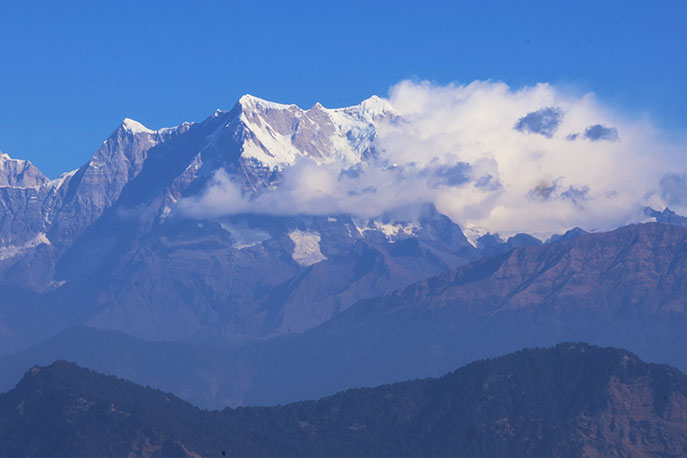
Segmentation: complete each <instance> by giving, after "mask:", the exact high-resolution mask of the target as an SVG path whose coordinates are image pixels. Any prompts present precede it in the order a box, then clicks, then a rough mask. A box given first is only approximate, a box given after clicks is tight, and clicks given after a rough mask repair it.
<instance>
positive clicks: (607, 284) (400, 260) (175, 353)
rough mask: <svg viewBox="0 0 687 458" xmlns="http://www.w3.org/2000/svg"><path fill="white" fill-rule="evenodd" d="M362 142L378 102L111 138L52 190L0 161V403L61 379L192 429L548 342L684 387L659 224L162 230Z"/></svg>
mask: <svg viewBox="0 0 687 458" xmlns="http://www.w3.org/2000/svg"><path fill="white" fill-rule="evenodd" d="M383 122H384V123H398V122H403V120H402V119H400V118H399V116H398V114H397V113H396V112H395V111H394V109H393V107H391V106H390V105H389V104H388V103H387V102H386V101H384V100H382V99H380V98H377V97H372V98H370V99H368V100H365V101H363V102H362V103H361V104H360V105H357V106H353V107H348V108H341V109H327V108H324V107H322V106H321V105H319V104H317V105H315V106H313V107H312V108H310V109H309V110H303V109H301V108H298V107H296V106H295V105H282V104H276V103H272V102H267V101H264V100H261V99H258V98H256V97H252V96H244V97H242V98H241V99H240V100H239V102H238V103H237V104H236V105H235V106H234V108H232V109H231V110H229V111H220V110H218V111H217V112H216V113H214V114H213V115H212V116H210V117H209V118H207V119H206V120H205V121H202V122H199V123H184V124H181V125H179V126H177V127H173V128H166V129H160V130H151V129H148V128H146V127H144V126H142V125H141V124H139V123H137V122H135V121H132V120H130V119H126V120H125V121H124V122H123V123H122V124H121V126H119V127H118V128H117V129H116V130H115V131H114V132H113V133H112V135H111V136H110V137H109V138H108V139H107V140H106V141H105V142H104V143H103V144H102V146H101V147H100V148H99V149H98V150H97V151H96V153H95V154H94V155H93V157H92V158H91V159H90V161H88V162H87V163H86V164H84V165H83V166H81V167H80V168H78V169H77V170H74V171H71V172H68V173H65V174H63V175H61V176H59V177H58V178H56V179H54V180H50V179H48V178H47V177H46V176H44V175H43V174H42V173H41V172H40V171H39V170H38V169H37V168H36V167H34V166H33V165H32V164H31V163H29V162H27V161H22V160H18V159H12V158H10V157H9V156H8V155H6V154H2V155H0V291H1V297H0V390H9V389H11V388H12V387H13V386H14V385H15V384H16V383H17V381H18V380H19V379H20V378H21V376H22V374H23V373H25V372H26V371H27V370H28V369H29V368H31V367H32V366H34V365H36V364H40V365H49V364H51V363H53V362H54V361H56V360H62V359H64V360H69V361H75V362H76V363H78V364H80V365H82V366H85V367H88V368H89V369H93V370H97V371H99V372H102V373H105V374H110V375H117V376H120V377H124V378H127V379H129V380H131V381H133V382H136V383H139V384H144V385H150V386H152V387H155V388H159V389H162V390H164V391H168V392H171V393H174V394H175V395H177V396H179V397H181V398H183V399H185V400H187V401H190V402H193V403H194V404H196V405H198V406H202V407H208V408H222V407H226V406H237V405H246V404H252V405H256V404H257V405H271V404H275V403H286V402H295V401H302V400H303V399H312V398H315V397H321V396H328V395H331V394H333V393H335V392H337V391H341V390H345V389H347V388H353V387H363V386H373V385H379V384H383V383H392V382H396V381H399V380H406V379H414V378H419V377H437V376H440V375H442V374H444V373H446V372H448V371H450V370H454V369H455V368H456V367H459V366H461V365H464V364H467V363H469V362H471V361H474V360H475V359H478V358H490V357H494V356H497V355H501V354H504V353H508V352H511V351H516V350H519V349H521V348H523V347H528V346H530V347H531V346H549V345H553V344H556V343H559V342H562V341H587V342H590V343H593V344H601V345H611V346H615V347H623V348H627V349H628V350H630V351H633V352H635V353H637V354H638V355H639V356H640V357H642V358H646V359H648V360H650V361H652V362H659V363H669V364H672V365H674V366H676V367H677V368H678V369H681V370H687V356H685V353H684V351H683V350H682V349H683V348H687V333H685V332H684V329H686V326H687V280H686V279H687V227H685V226H686V225H687V219H685V218H682V217H680V216H679V215H676V214H674V213H673V212H671V211H670V210H669V209H665V210H663V211H662V212H658V211H654V210H647V211H648V214H647V216H648V217H649V218H650V219H651V222H648V223H644V224H637V225H630V226H626V227H622V228H618V229H616V230H614V231H611V232H605V233H586V232H585V231H583V230H582V229H579V228H571V230H570V231H568V232H567V233H566V234H564V235H561V236H555V237H551V238H550V239H549V240H547V241H545V242H543V241H540V240H538V239H536V238H534V237H532V236H530V235H527V234H517V235H514V236H512V237H511V238H509V239H508V240H505V241H504V240H501V239H500V238H499V237H498V236H497V235H491V234H486V235H483V236H482V237H481V238H479V239H476V240H473V239H470V240H468V238H467V237H466V235H465V234H464V232H463V230H462V229H461V228H460V227H459V226H458V225H457V224H455V223H454V222H453V221H452V220H451V219H450V218H448V217H447V216H445V215H443V214H441V213H440V212H438V211H437V209H436V208H435V207H434V206H433V205H431V204H427V205H425V206H423V207H422V208H420V209H418V210H417V212H415V214H414V216H413V217H412V218H410V217H409V218H407V219H399V218H394V217H391V216H389V215H378V216H376V217H371V218H370V217H366V218H362V217H360V216H356V215H353V214H340V213H336V214H331V215H322V214H321V213H320V214H317V215H310V214H300V213H297V212H296V213H294V214H280V213H279V212H278V211H275V212H271V213H270V214H266V212H257V211H256V212H251V211H250V209H249V208H248V209H245V208H244V209H242V210H241V211H235V212H227V214H206V215H203V214H200V213H193V212H188V211H186V212H184V211H183V209H184V206H183V205H182V204H183V203H184V202H186V203H188V202H193V201H194V200H193V199H197V198H199V196H203V195H204V193H205V192H206V191H207V190H208V188H209V186H211V185H212V184H213V183H214V182H215V180H216V178H217V176H218V174H220V173H221V174H223V175H222V176H226V177H229V179H230V180H231V182H232V183H233V184H234V185H236V186H237V188H238V189H239V190H240V192H241V193H242V194H243V195H245V196H248V197H247V198H248V200H249V201H250V197H251V196H259V195H262V194H264V193H266V192H270V191H271V190H274V189H276V188H278V187H279V186H280V185H281V180H282V177H283V174H284V171H285V170H288V169H289V167H292V166H294V165H295V164H297V163H298V162H299V161H301V160H308V161H310V162H312V163H313V164H316V165H318V166H327V165H328V164H332V163H334V162H336V163H337V164H347V165H349V166H350V167H351V168H350V170H351V173H354V171H355V166H356V165H357V164H361V163H363V162H366V161H375V160H376V158H377V157H378V152H377V151H376V150H375V138H376V135H377V128H378V126H379V125H380V123H383ZM389 166H390V167H392V166H393V164H389ZM343 452H346V450H343V451H342V453H343ZM265 453H269V451H267V452H265ZM312 453H317V449H312Z"/></svg>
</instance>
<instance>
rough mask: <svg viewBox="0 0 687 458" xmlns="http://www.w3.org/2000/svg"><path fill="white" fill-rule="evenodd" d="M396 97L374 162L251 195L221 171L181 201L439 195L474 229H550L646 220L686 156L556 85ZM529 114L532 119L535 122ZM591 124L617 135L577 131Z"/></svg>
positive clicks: (303, 207)
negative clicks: (394, 116)
mask: <svg viewBox="0 0 687 458" xmlns="http://www.w3.org/2000/svg"><path fill="white" fill-rule="evenodd" d="M388 100H389V102H390V103H391V105H392V106H393V107H394V109H395V110H396V112H397V113H398V114H399V115H400V120H398V121H397V122H382V123H380V124H378V125H377V126H376V127H377V138H376V143H375V148H376V150H377V151H378V154H379V156H378V159H377V160H376V161H370V162H367V163H364V164H361V165H360V166H358V167H354V168H352V169H351V168H346V167H350V165H344V164H336V163H334V164H327V165H318V164H316V163H314V162H312V161H309V160H300V161H298V162H297V163H296V164H295V165H294V166H292V167H290V168H287V169H286V170H285V171H284V175H283V178H282V181H281V183H280V185H279V187H278V188H277V190H275V191H272V192H268V193H265V194H263V195H260V196H258V197H256V198H254V199H252V200H250V201H249V199H248V198H247V197H245V196H243V195H242V193H241V190H240V189H239V187H238V186H237V185H236V184H234V183H233V182H232V180H231V178H230V177H229V176H227V175H226V173H224V172H219V173H217V174H216V176H215V178H214V183H213V185H212V186H210V187H209V188H208V189H207V190H206V192H205V193H204V194H203V195H202V196H199V197H196V198H192V199H186V200H185V201H182V204H181V207H182V210H183V211H184V212H185V213H186V214H188V215H191V216H208V215H210V216H212V215H214V216H219V215H221V214H228V213H238V212H244V211H251V212H265V213H271V214H298V213H307V214H335V213H355V214H359V215H361V216H368V217H372V216H378V215H380V214H384V213H395V214H398V215H399V216H403V215H404V214H405V215H407V216H412V214H408V213H409V212H412V211H413V210H415V209H417V208H418V207H419V206H420V205H421V204H422V203H424V202H433V203H434V204H435V205H436V206H437V208H438V209H439V210H440V211H442V212H443V213H446V214H447V215H448V216H450V217H451V218H452V219H453V220H454V221H456V222H457V223H458V224H460V225H462V226H464V227H466V228H473V229H474V228H483V229H485V230H489V231H491V232H499V233H501V234H504V235H509V234H513V233H517V232H529V233H532V234H537V235H541V236H545V235H548V234H551V233H554V232H561V231H564V230H566V229H569V228H571V227H573V226H581V227H583V228H585V229H587V230H603V229H611V228H614V227H617V226H620V225H623V224H626V223H628V222H632V221H637V220H639V219H641V218H642V211H641V209H642V206H643V205H645V204H647V203H653V204H654V205H660V204H663V203H665V202H664V201H663V200H662V199H661V192H659V191H658V190H657V189H658V183H659V181H660V180H661V177H663V175H664V174H665V173H666V172H668V171H671V170H674V169H675V168H676V167H677V166H678V165H679V163H680V159H681V158H680V157H679V155H678V154H676V151H678V146H679V145H669V144H664V143H662V142H661V141H660V140H659V136H660V132H658V130H657V129H655V128H654V127H653V126H652V125H651V123H649V122H648V121H646V120H639V121H637V120H630V119H628V118H626V117H624V116H622V115H621V114H619V113H617V112H614V111H613V110H611V109H610V108H608V107H605V106H602V105H601V104H600V103H599V102H598V101H597V100H596V98H595V97H594V95H593V94H586V95H583V96H578V95H574V94H570V93H566V92H565V91H561V90H558V89H557V88H556V87H554V86H551V85H548V84H538V85H536V86H531V87H525V88H522V89H518V90H513V89H511V88H509V87H508V86H507V85H506V84H504V83H498V82H484V81H476V82H473V83H471V84H468V85H458V84H452V85H448V86H437V85H433V84H430V83H425V82H422V83H414V82H410V81H403V82H401V83H399V84H397V85H395V86H393V87H392V88H391V90H390V93H389V98H388ZM542 110H544V111H542ZM536 113H540V114H541V113H544V114H551V116H549V117H550V118H551V117H552V116H553V115H552V114H555V115H556V116H553V117H555V120H554V121H555V122H553V121H551V120H550V119H548V118H547V123H545V124H546V125H545V126H544V128H545V130H544V131H541V132H540V130H541V129H540V128H539V127H541V126H539V124H532V123H534V121H539V119H538V118H539V117H540V116H539V115H537V114H536ZM528 115H530V117H529V118H527V116H528ZM523 118H525V119H528V120H529V121H532V122H529V121H528V123H527V126H525V127H527V128H524V127H523V126H524V124H523V121H522V120H523ZM548 121H551V122H548ZM542 125H543V124H542ZM533 126H534V127H533ZM590 126H602V127H603V129H606V130H605V131H604V132H613V133H614V135H615V136H617V138H616V137H615V136H614V138H613V140H615V141H589V140H588V139H586V138H585V137H584V136H583V135H577V136H575V135H574V134H575V133H579V132H585V131H588V129H589V128H590ZM597 130H598V129H597ZM652 190H653V191H652ZM663 195H665V192H664V193H663Z"/></svg>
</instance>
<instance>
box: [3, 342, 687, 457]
mask: <svg viewBox="0 0 687 458" xmlns="http://www.w3.org/2000/svg"><path fill="white" fill-rule="evenodd" d="M0 437H1V438H2V439H1V440H0V455H2V456H63V455H70V456H125V455H129V454H132V455H138V456H223V452H224V453H225V454H226V455H227V456H429V455H433V456H449V455H450V456H518V457H523V456H565V457H569V456H640V455H641V456H684V455H685V454H687V376H685V375H684V374H683V373H681V372H680V371H678V370H677V369H673V368H671V367H668V366H662V365H655V364H648V363H645V362H643V361H641V360H639V359H638V358H637V357H636V356H634V355H633V354H631V353H629V352H626V351H623V350H617V349H611V348H599V347H595V346H590V345H587V344H578V343H574V344H573V343H566V344H560V345H558V346H556V347H553V348H549V349H534V350H523V351H519V352H516V353H512V354H510V355H507V356H503V357H500V358H496V359H492V360H485V361H479V362H475V363H472V364H469V365H467V366H465V367H463V368H460V369H458V370H457V371H455V372H452V373H450V374H447V375H445V376H443V377H441V378H437V379H424V380H413V381H408V382H402V383H395V384H392V385H384V386H379V387H376V388H366V389H355V390H348V391H346V392H342V393H339V394H336V395H334V396H331V397H327V398H323V399H321V400H319V401H306V402H299V403H294V404H289V405H286V406H278V407H249V408H238V409H225V410H222V411H205V410H201V409H198V408H196V407H194V406H192V405H191V404H188V403H187V402H185V401H182V400H180V399H178V398H176V397H175V396H173V395H170V394H166V393H163V392H161V391H158V390H154V389H151V388H144V387H141V386H139V385H136V384H134V383H131V382H128V381H124V380H121V379H118V378H116V377H113V376H104V375H100V374H98V373H95V372H92V371H89V370H87V369H83V368H80V367H78V366H76V365H75V364H72V363H67V362H56V363H54V364H52V365H50V366H48V367H42V368H41V367H35V368H33V369H31V370H30V371H29V372H28V373H27V374H26V375H25V376H24V378H23V379H22V380H21V382H20V383H19V384H18V385H17V386H16V388H14V389H13V390H11V391H10V392H8V393H6V394H3V395H1V396H0Z"/></svg>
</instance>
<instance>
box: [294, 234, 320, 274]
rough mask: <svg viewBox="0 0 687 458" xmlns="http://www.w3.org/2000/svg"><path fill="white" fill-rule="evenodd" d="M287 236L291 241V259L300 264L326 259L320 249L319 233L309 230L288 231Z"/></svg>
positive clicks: (311, 263) (309, 264)
mask: <svg viewBox="0 0 687 458" xmlns="http://www.w3.org/2000/svg"><path fill="white" fill-rule="evenodd" d="M289 238H290V239H291V240H292V241H293V243H294V245H295V247H294V248H293V254H292V255H291V257H293V260H294V261H296V262H297V263H298V264H300V265H302V266H311V265H313V264H317V263H318V262H320V261H324V260H325V259H327V257H326V256H325V255H323V254H322V252H321V251H320V240H321V238H320V234H319V233H318V232H310V231H293V232H289Z"/></svg>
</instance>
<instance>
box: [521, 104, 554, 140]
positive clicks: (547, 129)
mask: <svg viewBox="0 0 687 458" xmlns="http://www.w3.org/2000/svg"><path fill="white" fill-rule="evenodd" d="M562 120H563V112H562V111H561V110H560V109H559V108H555V107H547V108H542V109H541V110H537V111H533V112H532V113H527V115H526V116H523V117H522V118H520V119H518V122H517V123H516V124H515V129H516V130H519V131H520V132H532V133H535V134H541V135H543V136H545V137H548V138H551V137H553V134H554V132H556V129H557V128H558V125H559V124H560V123H561V121H562Z"/></svg>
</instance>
